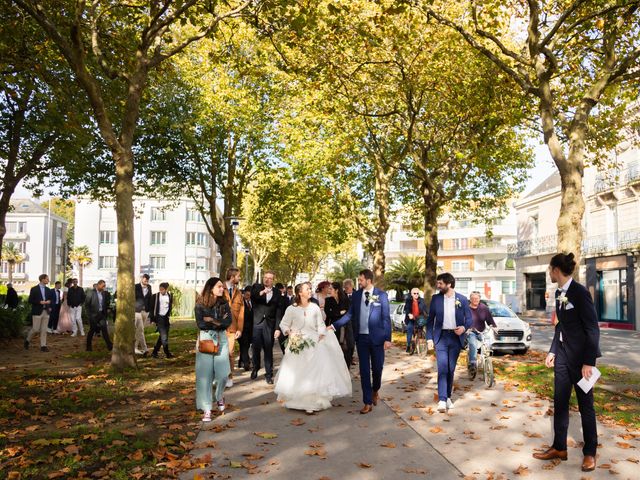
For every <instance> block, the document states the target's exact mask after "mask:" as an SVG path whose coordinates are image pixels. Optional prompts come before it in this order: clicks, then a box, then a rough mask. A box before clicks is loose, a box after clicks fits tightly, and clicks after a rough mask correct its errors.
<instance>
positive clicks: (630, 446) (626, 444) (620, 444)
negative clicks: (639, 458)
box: [616, 442, 636, 449]
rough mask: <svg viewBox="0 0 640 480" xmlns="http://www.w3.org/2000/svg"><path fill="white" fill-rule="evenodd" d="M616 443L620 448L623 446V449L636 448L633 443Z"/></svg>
mask: <svg viewBox="0 0 640 480" xmlns="http://www.w3.org/2000/svg"><path fill="white" fill-rule="evenodd" d="M616 445H617V446H618V447H620V448H624V449H627V448H636V447H634V446H633V445H631V444H630V443H627V442H616Z"/></svg>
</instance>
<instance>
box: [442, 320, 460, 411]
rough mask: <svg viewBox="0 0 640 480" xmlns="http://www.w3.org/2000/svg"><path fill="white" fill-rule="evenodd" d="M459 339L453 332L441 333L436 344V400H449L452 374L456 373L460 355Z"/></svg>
mask: <svg viewBox="0 0 640 480" xmlns="http://www.w3.org/2000/svg"><path fill="white" fill-rule="evenodd" d="M461 349H462V346H461V345H460V339H459V338H458V335H456V334H455V333H454V332H450V331H443V332H442V335H441V337H440V340H438V343H436V361H437V363H438V400H439V401H446V400H447V399H448V398H451V391H452V390H453V374H454V373H455V371H456V364H457V363H458V356H459V355H460V350H461Z"/></svg>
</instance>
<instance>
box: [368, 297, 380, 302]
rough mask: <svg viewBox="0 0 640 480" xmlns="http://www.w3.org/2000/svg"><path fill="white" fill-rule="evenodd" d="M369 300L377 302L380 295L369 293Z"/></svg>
mask: <svg viewBox="0 0 640 480" xmlns="http://www.w3.org/2000/svg"><path fill="white" fill-rule="evenodd" d="M369 300H371V301H372V302H373V303H378V302H379V301H380V295H371V296H370V297H369Z"/></svg>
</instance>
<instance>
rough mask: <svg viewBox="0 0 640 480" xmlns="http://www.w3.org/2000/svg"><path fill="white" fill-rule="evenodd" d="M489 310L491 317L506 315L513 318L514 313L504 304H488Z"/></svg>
mask: <svg viewBox="0 0 640 480" xmlns="http://www.w3.org/2000/svg"><path fill="white" fill-rule="evenodd" d="M488 307H489V310H490V311H491V316H492V317H508V318H515V317H516V314H515V313H513V312H512V311H511V309H510V308H509V307H507V306H505V305H500V304H489V305H488Z"/></svg>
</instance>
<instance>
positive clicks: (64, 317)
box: [54, 279, 73, 333]
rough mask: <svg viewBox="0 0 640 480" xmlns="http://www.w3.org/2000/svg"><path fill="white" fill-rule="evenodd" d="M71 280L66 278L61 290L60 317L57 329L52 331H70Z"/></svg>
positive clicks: (71, 330)
mask: <svg viewBox="0 0 640 480" xmlns="http://www.w3.org/2000/svg"><path fill="white" fill-rule="evenodd" d="M72 283H73V282H72V280H71V279H69V280H67V283H65V284H64V289H63V290H62V306H61V307H60V319H59V320H58V330H57V332H54V333H71V332H73V326H72V325H71V309H70V308H69V298H68V297H69V288H70V287H71V285H72Z"/></svg>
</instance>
